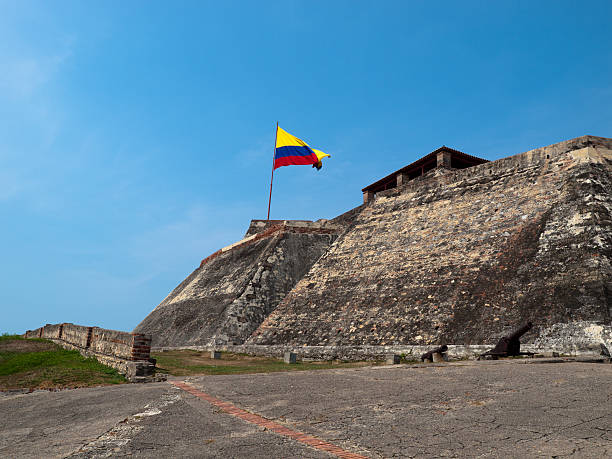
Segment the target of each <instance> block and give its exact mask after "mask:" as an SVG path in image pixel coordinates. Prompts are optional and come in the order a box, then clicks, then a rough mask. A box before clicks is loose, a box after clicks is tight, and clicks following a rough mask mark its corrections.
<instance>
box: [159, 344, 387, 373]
mask: <svg viewBox="0 0 612 459" xmlns="http://www.w3.org/2000/svg"><path fill="white" fill-rule="evenodd" d="M151 357H153V358H155V359H157V369H158V371H161V372H165V373H169V374H171V375H174V376H191V375H231V374H244V373H273V372H278V371H304V370H327V369H331V368H354V367H363V366H371V365H377V364H379V363H377V362H339V361H332V362H297V363H295V364H288V363H285V362H283V361H282V360H278V359H272V358H267V357H254V356H248V355H243V354H233V353H229V352H223V353H222V354H221V359H219V360H216V359H211V358H210V352H201V351H193V350H188V349H185V350H180V351H166V352H159V353H154V354H151Z"/></svg>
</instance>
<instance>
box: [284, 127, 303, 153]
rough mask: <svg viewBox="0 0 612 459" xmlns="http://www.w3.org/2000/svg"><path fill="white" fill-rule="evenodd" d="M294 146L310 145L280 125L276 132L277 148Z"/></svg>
mask: <svg viewBox="0 0 612 459" xmlns="http://www.w3.org/2000/svg"><path fill="white" fill-rule="evenodd" d="M293 146H299V147H308V144H307V143H306V142H304V141H303V140H301V139H298V138H297V137H296V136H294V135H291V134H289V133H288V132H287V131H285V130H284V129H282V128H280V127H279V128H278V132H277V133H276V148H280V147H293Z"/></svg>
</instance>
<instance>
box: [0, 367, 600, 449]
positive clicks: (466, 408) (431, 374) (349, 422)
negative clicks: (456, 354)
mask: <svg viewBox="0 0 612 459" xmlns="http://www.w3.org/2000/svg"><path fill="white" fill-rule="evenodd" d="M611 377H612V365H608V364H588V363H562V364H558V365H523V364H520V363H519V362H495V363H493V364H490V363H487V364H486V365H482V364H481V363H475V362H460V363H456V364H447V365H435V366H434V365H431V366H426V365H423V366H418V367H415V366H409V365H395V366H392V367H391V366H388V367H364V368H354V369H342V370H319V371H308V372H292V373H273V374H257V375H227V376H202V377H191V378H187V379H188V381H189V383H190V384H191V385H192V386H194V387H196V388H198V389H200V390H201V391H203V392H206V393H207V394H210V395H211V396H213V397H216V398H218V399H221V400H224V401H227V402H231V403H233V404H234V405H236V406H237V407H239V408H242V409H244V410H247V411H250V412H252V413H255V414H258V415H260V416H263V417H264V418H267V419H269V420H273V421H275V422H276V423H279V424H281V425H284V426H286V427H288V428H289V429H292V430H297V431H300V432H303V433H305V434H308V435H312V436H314V437H317V438H319V439H321V440H325V441H327V442H330V443H333V444H334V445H337V446H339V447H341V448H344V449H345V450H347V451H351V452H354V453H358V454H362V455H365V456H369V457H374V458H381V457H430V456H440V457H500V456H507V457H554V456H556V457H566V456H575V457H598V458H599V457H609V456H610V454H612V412H611V411H612V410H610V407H611V406H612V403H611V402H612V400H611V398H612V387H611V386H610V384H609V381H610V380H611ZM0 410H2V413H3V414H4V416H3V417H2V419H1V420H0V456H3V457H40V456H46V457H79V458H85V457H87V458H92V457H124V456H135V457H164V456H174V457H237V458H238V457H300V458H302V457H307V458H310V457H312V458H321V457H330V456H329V455H328V454H327V453H325V452H323V451H317V450H314V449H312V448H310V447H308V446H306V445H303V444H299V443H297V442H295V441H293V440H291V439H290V438H286V437H282V436H280V435H277V434H274V433H272V432H270V431H267V430H265V429H263V428H261V427H259V426H255V425H253V424H249V423H246V422H244V421H242V420H241V419H238V418H235V417H233V416H230V415H228V414H227V413H225V412H223V411H222V410H220V409H219V408H217V407H215V406H213V405H211V404H209V403H207V402H205V401H203V400H201V399H199V398H196V397H194V396H193V395H191V394H189V393H187V392H184V391H181V390H179V389H177V388H175V387H173V386H171V385H170V384H167V383H155V384H146V385H125V386H117V387H101V388H93V389H78V390H74V391H63V392H40V393H34V394H28V395H12V396H4V397H0Z"/></svg>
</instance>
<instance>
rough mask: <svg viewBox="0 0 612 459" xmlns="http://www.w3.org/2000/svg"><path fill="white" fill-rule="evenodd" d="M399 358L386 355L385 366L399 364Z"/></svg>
mask: <svg viewBox="0 0 612 459" xmlns="http://www.w3.org/2000/svg"><path fill="white" fill-rule="evenodd" d="M400 360H401V357H400V356H399V355H397V354H387V358H386V362H387V365H397V364H398V363H400Z"/></svg>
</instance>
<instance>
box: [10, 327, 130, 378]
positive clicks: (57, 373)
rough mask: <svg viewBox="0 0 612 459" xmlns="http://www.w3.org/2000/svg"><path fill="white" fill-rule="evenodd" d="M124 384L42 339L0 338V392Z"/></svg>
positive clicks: (113, 372)
mask: <svg viewBox="0 0 612 459" xmlns="http://www.w3.org/2000/svg"><path fill="white" fill-rule="evenodd" d="M123 382H126V380H125V378H124V377H123V376H121V375H120V374H119V373H118V372H117V370H115V369H113V368H110V367H107V366H105V365H102V364H101V363H99V362H98V361H97V360H95V359H92V358H85V357H83V356H82V355H81V354H79V352H78V351H69V350H66V349H62V348H61V347H60V346H58V345H56V344H55V343H53V342H51V341H48V340H45V339H38V338H35V339H27V340H26V339H23V338H22V337H20V336H15V335H2V336H0V390H7V389H32V390H34V389H63V388H75V387H87V386H98V385H104V384H120V383H123Z"/></svg>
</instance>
